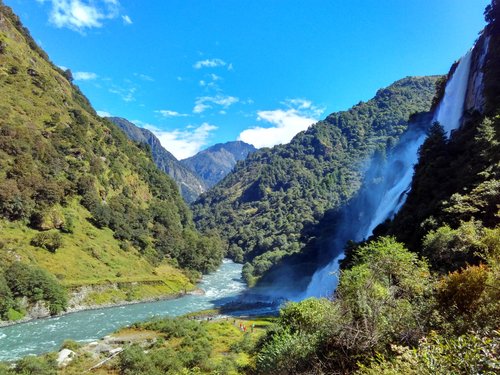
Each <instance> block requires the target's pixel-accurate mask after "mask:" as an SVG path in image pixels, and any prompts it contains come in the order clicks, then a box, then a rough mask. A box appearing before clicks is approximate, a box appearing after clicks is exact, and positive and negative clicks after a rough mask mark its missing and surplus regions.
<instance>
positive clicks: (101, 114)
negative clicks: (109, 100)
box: [96, 111, 113, 117]
mask: <svg viewBox="0 0 500 375" xmlns="http://www.w3.org/2000/svg"><path fill="white" fill-rule="evenodd" d="M96 113H97V115H98V116H100V117H113V115H112V114H111V113H109V112H106V111H96Z"/></svg>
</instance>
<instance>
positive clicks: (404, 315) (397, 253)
mask: <svg viewBox="0 0 500 375" xmlns="http://www.w3.org/2000/svg"><path fill="white" fill-rule="evenodd" d="M431 292H432V279H431V277H430V273H429V270H428V266H427V264H426V263H425V262H424V261H422V260H419V259H418V258H417V256H416V255H415V254H413V253H410V252H409V251H408V250H406V249H405V248H404V246H403V245H402V244H400V243H397V242H396V241H395V240H394V239H393V238H380V239H379V240H377V241H372V242H370V243H367V244H364V245H363V246H360V247H358V248H357V250H356V252H355V254H354V257H353V266H352V268H351V269H349V270H344V271H342V273H341V276H340V283H339V286H338V289H337V293H336V298H335V299H334V300H332V301H329V300H326V299H320V300H317V299H308V300H305V301H302V302H299V303H290V304H288V305H287V306H286V307H285V308H283V309H282V311H281V313H280V318H279V320H278V322H277V325H276V327H275V328H274V329H273V330H270V331H269V333H268V335H267V336H266V337H265V338H264V339H263V340H262V342H261V343H260V346H259V347H258V354H257V369H259V370H260V371H261V372H262V373H268V372H270V373H302V372H303V373H322V372H325V373H330V372H339V373H348V372H350V371H352V370H353V369H354V368H356V362H357V361H364V360H366V359H367V358H369V357H370V356H371V353H373V352H374V351H381V352H384V351H385V350H386V348H387V347H388V345H389V344H390V343H398V344H416V343H417V342H418V340H419V339H420V338H421V337H422V336H423V335H424V334H425V333H426V327H428V325H429V320H430V319H431V316H430V315H429V310H430V309H431V308H432V307H433V305H434V303H433V298H432V294H431ZM273 364H275V365H276V366H277V367H275V368H276V370H272V368H273V367H272V366H273ZM273 371H275V372H273Z"/></svg>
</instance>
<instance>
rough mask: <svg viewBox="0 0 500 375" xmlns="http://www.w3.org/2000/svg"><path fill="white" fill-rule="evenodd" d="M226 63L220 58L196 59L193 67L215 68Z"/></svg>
mask: <svg viewBox="0 0 500 375" xmlns="http://www.w3.org/2000/svg"><path fill="white" fill-rule="evenodd" d="M226 65H227V63H226V62H225V61H224V60H221V59H209V60H201V61H197V62H196V63H195V64H194V65H193V68H195V69H201V68H217V67H219V66H226Z"/></svg>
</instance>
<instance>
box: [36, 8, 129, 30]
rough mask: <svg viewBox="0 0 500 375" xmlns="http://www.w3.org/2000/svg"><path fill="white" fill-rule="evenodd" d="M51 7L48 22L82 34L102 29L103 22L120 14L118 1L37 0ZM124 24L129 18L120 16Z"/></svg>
mask: <svg viewBox="0 0 500 375" xmlns="http://www.w3.org/2000/svg"><path fill="white" fill-rule="evenodd" d="M37 1H38V2H40V3H49V4H50V5H51V10H50V15H49V21H50V23H52V24H53V25H54V26H56V27H58V28H63V27H67V28H69V29H72V30H76V31H79V32H82V31H83V30H85V29H91V28H98V27H102V25H103V21H105V20H107V19H113V18H116V17H118V16H119V14H120V3H119V2H118V0H37ZM122 17H123V21H124V23H129V22H128V21H130V23H132V20H131V19H130V17H129V16H126V15H125V16H122Z"/></svg>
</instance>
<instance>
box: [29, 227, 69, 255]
mask: <svg viewBox="0 0 500 375" xmlns="http://www.w3.org/2000/svg"><path fill="white" fill-rule="evenodd" d="M31 244H32V245H33V246H36V247H41V248H42V249H45V250H48V251H50V252H51V253H55V252H56V250H57V249H59V248H60V247H61V246H62V236H61V234H60V233H59V232H40V233H37V234H35V236H34V237H33V238H32V239H31Z"/></svg>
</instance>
